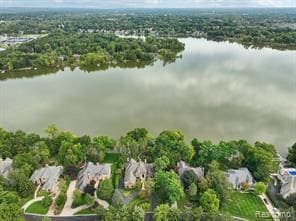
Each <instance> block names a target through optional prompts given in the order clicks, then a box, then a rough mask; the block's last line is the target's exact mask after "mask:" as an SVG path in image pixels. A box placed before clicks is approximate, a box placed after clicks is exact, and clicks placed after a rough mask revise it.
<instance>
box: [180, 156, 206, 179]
mask: <svg viewBox="0 0 296 221" xmlns="http://www.w3.org/2000/svg"><path fill="white" fill-rule="evenodd" d="M177 166H178V174H179V176H182V174H183V173H184V172H185V171H188V170H190V171H193V172H194V173H195V174H196V176H197V177H198V178H202V177H204V168H202V167H190V166H188V165H187V164H186V163H185V162H184V161H182V160H181V161H180V162H179V163H178V165H177Z"/></svg>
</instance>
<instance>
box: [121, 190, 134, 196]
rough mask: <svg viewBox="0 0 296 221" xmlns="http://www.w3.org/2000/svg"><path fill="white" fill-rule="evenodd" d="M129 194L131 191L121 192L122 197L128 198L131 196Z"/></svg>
mask: <svg viewBox="0 0 296 221" xmlns="http://www.w3.org/2000/svg"><path fill="white" fill-rule="evenodd" d="M131 193H132V191H131V190H123V191H122V195H123V196H124V197H128V196H129V195H131Z"/></svg>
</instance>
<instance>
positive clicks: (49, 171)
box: [30, 166, 63, 191]
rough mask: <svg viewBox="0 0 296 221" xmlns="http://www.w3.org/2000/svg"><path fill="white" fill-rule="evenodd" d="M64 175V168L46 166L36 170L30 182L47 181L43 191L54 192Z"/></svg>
mask: <svg viewBox="0 0 296 221" xmlns="http://www.w3.org/2000/svg"><path fill="white" fill-rule="evenodd" d="M62 173H63V167H62V166H46V167H42V168H40V169H38V170H35V171H34V173H33V175H32V176H31V178H30V180H32V181H33V182H39V181H40V179H42V180H45V182H44V184H43V185H42V189H43V190H46V191H53V190H54V188H55V186H56V184H57V182H58V180H59V177H60V175H61V174H62Z"/></svg>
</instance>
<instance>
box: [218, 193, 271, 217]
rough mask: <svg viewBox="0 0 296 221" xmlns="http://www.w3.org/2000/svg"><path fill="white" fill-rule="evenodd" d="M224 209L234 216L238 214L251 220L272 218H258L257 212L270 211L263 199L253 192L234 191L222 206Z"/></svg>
mask: <svg viewBox="0 0 296 221" xmlns="http://www.w3.org/2000/svg"><path fill="white" fill-rule="evenodd" d="M222 211H223V212H225V213H227V214H230V215H232V216H237V217H241V218H245V219H249V220H252V221H253V220H254V221H255V220H256V221H261V220H271V219H266V218H258V217H257V216H256V212H257V211H260V212H264V213H265V212H268V211H267V209H266V207H265V205H264V204H263V202H262V201H261V199H260V198H259V197H258V196H257V195H255V194H253V193H241V192H232V193H231V199H230V201H229V202H227V204H226V205H225V206H224V208H222Z"/></svg>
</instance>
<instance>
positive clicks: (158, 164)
mask: <svg viewBox="0 0 296 221" xmlns="http://www.w3.org/2000/svg"><path fill="white" fill-rule="evenodd" d="M169 165H170V159H169V158H167V157H166V156H161V157H158V158H156V159H155V161H154V168H155V171H162V170H165V169H166V168H167V167H168V166H169Z"/></svg>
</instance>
